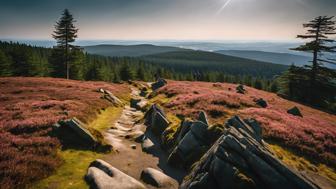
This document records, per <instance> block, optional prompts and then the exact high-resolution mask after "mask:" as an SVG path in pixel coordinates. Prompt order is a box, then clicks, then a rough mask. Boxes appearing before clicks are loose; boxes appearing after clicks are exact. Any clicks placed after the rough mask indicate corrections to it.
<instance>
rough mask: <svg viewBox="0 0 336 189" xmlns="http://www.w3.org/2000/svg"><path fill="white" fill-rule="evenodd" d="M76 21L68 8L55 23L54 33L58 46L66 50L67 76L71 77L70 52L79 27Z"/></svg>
mask: <svg viewBox="0 0 336 189" xmlns="http://www.w3.org/2000/svg"><path fill="white" fill-rule="evenodd" d="M74 22H76V21H75V20H74V18H73V16H72V15H71V14H70V12H69V11H68V9H65V10H64V11H63V14H62V17H61V18H60V20H59V21H58V22H56V25H55V31H54V34H53V35H52V36H53V38H54V39H56V41H57V48H59V49H62V50H63V52H64V64H65V66H66V78H67V79H69V74H70V53H71V50H72V49H74V48H76V46H74V45H72V44H71V43H73V42H75V39H76V38H77V32H78V29H77V28H76V27H75V25H74Z"/></svg>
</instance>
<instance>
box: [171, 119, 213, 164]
mask: <svg viewBox="0 0 336 189" xmlns="http://www.w3.org/2000/svg"><path fill="white" fill-rule="evenodd" d="M207 128H208V125H205V124H204V123H203V122H200V121H196V122H193V123H192V125H191V126H190V129H189V131H187V132H186V134H185V135H184V136H183V138H182V139H181V140H180V141H179V143H178V144H177V146H176V147H175V149H174V150H173V151H172V153H171V154H170V155H169V157H168V163H169V164H171V165H173V166H184V167H188V166H190V165H192V164H193V163H194V162H195V161H197V160H198V158H199V156H201V155H203V153H204V150H205V149H208V145H209V144H208V139H207V133H208V132H207Z"/></svg>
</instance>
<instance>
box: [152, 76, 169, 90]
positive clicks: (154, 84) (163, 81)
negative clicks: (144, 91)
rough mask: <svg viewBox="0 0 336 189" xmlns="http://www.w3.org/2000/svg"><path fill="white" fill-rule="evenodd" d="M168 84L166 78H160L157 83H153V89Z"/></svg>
mask: <svg viewBox="0 0 336 189" xmlns="http://www.w3.org/2000/svg"><path fill="white" fill-rule="evenodd" d="M166 84H167V81H166V80H164V79H162V78H159V79H158V80H157V81H156V82H155V83H153V84H152V90H153V91H155V90H158V89H159V88H161V87H163V86H165V85H166Z"/></svg>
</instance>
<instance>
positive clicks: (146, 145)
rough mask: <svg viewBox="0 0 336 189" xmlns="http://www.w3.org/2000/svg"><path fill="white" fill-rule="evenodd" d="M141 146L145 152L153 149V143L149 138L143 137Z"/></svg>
mask: <svg viewBox="0 0 336 189" xmlns="http://www.w3.org/2000/svg"><path fill="white" fill-rule="evenodd" d="M141 148H142V151H144V152H147V153H151V152H153V151H154V149H155V145H154V143H153V142H152V141H151V140H150V139H149V138H147V137H144V139H143V141H142V143H141Z"/></svg>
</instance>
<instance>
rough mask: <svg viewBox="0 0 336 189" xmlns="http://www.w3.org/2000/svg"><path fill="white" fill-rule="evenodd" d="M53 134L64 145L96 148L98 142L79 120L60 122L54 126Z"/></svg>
mask: <svg viewBox="0 0 336 189" xmlns="http://www.w3.org/2000/svg"><path fill="white" fill-rule="evenodd" d="M52 134H53V135H54V136H56V137H58V138H59V139H60V141H61V142H63V143H64V145H65V146H66V145H70V144H73V145H83V146H85V147H88V146H91V147H94V146H95V145H96V144H97V143H98V141H97V139H96V138H95V137H94V136H93V135H92V134H91V133H90V131H89V130H88V129H87V128H86V126H85V124H84V123H82V122H81V121H79V120H78V119H77V118H75V117H74V118H72V119H69V120H65V121H60V122H58V123H57V124H55V125H53V131H52Z"/></svg>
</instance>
